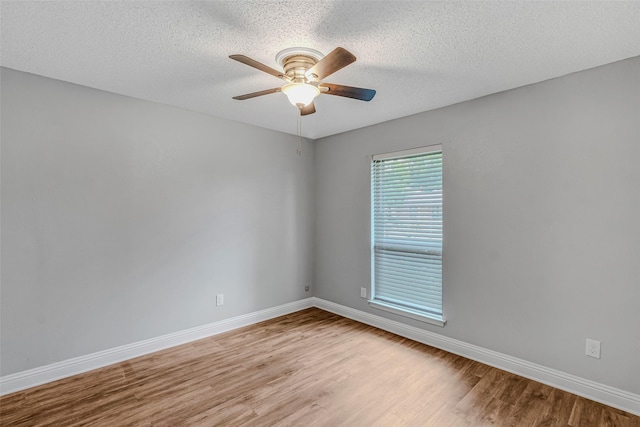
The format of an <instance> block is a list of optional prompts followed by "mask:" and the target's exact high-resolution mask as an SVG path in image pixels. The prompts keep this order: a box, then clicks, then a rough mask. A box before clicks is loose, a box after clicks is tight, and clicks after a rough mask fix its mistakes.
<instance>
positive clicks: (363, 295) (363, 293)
mask: <svg viewBox="0 0 640 427" xmlns="http://www.w3.org/2000/svg"><path fill="white" fill-rule="evenodd" d="M360 297H361V298H366V297H367V288H360Z"/></svg>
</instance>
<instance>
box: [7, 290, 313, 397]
mask: <svg viewBox="0 0 640 427" xmlns="http://www.w3.org/2000/svg"><path fill="white" fill-rule="evenodd" d="M309 307H313V298H306V299H303V300H299V301H294V302H291V303H288V304H283V305H279V306H277V307H273V308H268V309H266V310H261V311H256V312H253V313H249V314H244V315H242V316H237V317H232V318H230V319H225V320H221V321H219V322H214V323H210V324H208V325H202V326H197V327H195V328H190V329H186V330H184V331H179V332H175V333H172V334H167V335H163V336H160V337H156V338H151V339H148V340H144V341H139V342H136V343H133V344H127V345H123V346H120V347H116V348H112V349H108V350H104V351H99V352H97V353H92V354H88V355H85V356H80V357H75V358H73V359H67V360H63V361H61V362H57V363H52V364H51V365H46V366H41V367H38V368H34V369H29V370H27V371H22V372H18V373H15V374H11V375H6V376H4V377H0V396H3V395H5V394H9V393H13V392H16V391H20V390H24V389H27V388H31V387H35V386H38V385H42V384H45V383H48V382H51V381H56V380H59V379H62V378H67V377H70V376H73V375H77V374H81V373H83V372H87V371H91V370H94V369H98V368H102V367H104V366H108V365H112V364H114V363H118V362H122V361H124V360H128V359H133V358H134V357H139V356H144V355H145V354H149V353H153V352H155V351H159V350H164V349H166V348H169V347H174V346H177V345H180V344H185V343H188V342H191V341H196V340H199V339H202V338H207V337H210V336H212V335H216V334H220V333H222V332H227V331H230V330H233V329H237V328H241V327H243V326H248V325H252V324H254V323H258V322H262V321H264V320H269V319H273V318H274V317H278V316H284V315H285V314H289V313H293V312H296V311H300V310H304V309H305V308H309Z"/></svg>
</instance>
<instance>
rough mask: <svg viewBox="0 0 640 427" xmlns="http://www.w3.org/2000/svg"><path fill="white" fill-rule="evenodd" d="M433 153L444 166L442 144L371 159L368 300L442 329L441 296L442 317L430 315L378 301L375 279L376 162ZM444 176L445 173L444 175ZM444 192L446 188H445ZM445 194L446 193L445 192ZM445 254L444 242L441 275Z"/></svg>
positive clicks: (378, 307) (382, 307) (443, 321)
mask: <svg viewBox="0 0 640 427" xmlns="http://www.w3.org/2000/svg"><path fill="white" fill-rule="evenodd" d="M433 152H440V153H441V154H442V166H444V151H443V146H442V144H434V145H428V146H424V147H418V148H412V149H408V150H401V151H394V152H390V153H382V154H374V155H372V156H371V159H370V168H369V170H370V177H369V182H370V189H369V190H370V191H369V196H370V215H369V221H370V227H369V232H370V250H371V252H370V258H369V259H370V263H371V266H370V267H371V280H370V289H371V291H370V293H369V294H370V298H369V300H368V303H369V305H370V306H371V307H374V308H377V309H380V310H384V311H387V312H391V313H394V314H398V315H401V316H404V317H408V318H411V319H415V320H419V321H421V322H425V323H429V324H432V325H436V326H440V327H444V326H445V324H446V320H445V318H444V304H443V303H444V301H443V299H444V298H443V297H442V296H441V305H442V315H438V314H435V313H429V312H423V311H421V310H417V309H411V308H409V307H406V306H401V305H396V304H393V303H391V302H388V301H383V300H379V299H376V283H375V281H376V278H375V230H374V227H375V223H374V218H375V215H374V210H375V205H374V191H375V187H374V162H376V161H379V160H392V159H399V158H406V157H414V156H419V155H424V154H429V153H433ZM443 175H444V173H443ZM442 178H443V187H444V176H443V177H442ZM443 190H444V188H443ZM443 193H444V191H443ZM442 202H443V199H441V203H442ZM442 221H443V225H444V217H443V219H442ZM443 254H444V240H443V242H442V252H441V258H440V261H441V264H440V269H441V273H442V270H443V262H444V259H443V258H444V257H443V256H442V255H443ZM443 282H444V280H443V279H442V280H441V281H440V286H441V290H442V288H443V287H444V286H443Z"/></svg>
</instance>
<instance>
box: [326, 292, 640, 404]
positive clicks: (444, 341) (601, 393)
mask: <svg viewBox="0 0 640 427" xmlns="http://www.w3.org/2000/svg"><path fill="white" fill-rule="evenodd" d="M313 305H314V306H315V307H318V308H320V309H322V310H326V311H329V312H331V313H335V314H338V315H340V316H343V317H347V318H349V319H353V320H356V321H358V322H361V323H365V324H367V325H371V326H375V327H376V328H379V329H383V330H385V331H388V332H391V333H394V334H396V335H400V336H402V337H405V338H409V339H412V340H414V341H417V342H420V343H423V344H427V345H430V346H432V347H436V348H439V349H442V350H445V351H448V352H450V353H454V354H458V355H460V356H464V357H466V358H468V359H472V360H476V361H478V362H481V363H484V364H486V365H490V366H493V367H496V368H498V369H502V370H504V371H507V372H511V373H514V374H517V375H520V376H522V377H525V378H529V379H532V380H534V381H538V382H541V383H543V384H547V385H550V386H552V387H555V388H559V389H561V390H564V391H568V392H569V393H573V394H577V395H578V396H582V397H585V398H587V399H591V400H594V401H596V402H600V403H604V404H605V405H608V406H611V407H614V408H618V409H621V410H623V411H626V412H629V413H632V414H635V415H640V395H638V394H634V393H630V392H628V391H624V390H620V389H617V388H614V387H610V386H607V385H604V384H600V383H597V382H595V381H590V380H587V379H584V378H580V377H577V376H575V375H571V374H567V373H564V372H561V371H557V370H555V369H551V368H547V367H546V366H542V365H538V364H535V363H531V362H528V361H526V360H522V359H518V358H516V357H512V356H509V355H506V354H502V353H498V352H496V351H493V350H488V349H486V348H482V347H478V346H476V345H473V344H468V343H466V342H463V341H459V340H456V339H453V338H449V337H446V336H444V335H440V334H436V333H433V332H429V331H425V330H423V329H420V328H416V327H413V326H409V325H405V324H403V323H400V322H396V321H394V320H389V319H386V318H384V317H381V316H376V315H374V314H370V313H366V312H364V311H360V310H356V309H353V308H350V307H346V306H343V305H340V304H336V303H333V302H330V301H326V300H323V299H320V298H313Z"/></svg>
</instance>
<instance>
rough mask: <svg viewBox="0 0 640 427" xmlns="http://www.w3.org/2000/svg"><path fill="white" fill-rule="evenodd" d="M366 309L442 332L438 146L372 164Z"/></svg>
mask: <svg viewBox="0 0 640 427" xmlns="http://www.w3.org/2000/svg"><path fill="white" fill-rule="evenodd" d="M371 240H372V248H371V275H372V297H371V301H370V304H371V305H372V306H375V307H378V308H381V309H383V310H388V311H392V312H395V313H398V314H402V315H405V316H409V317H412V318H417V319H419V320H422V321H426V322H429V323H433V324H436V325H439V326H444V319H443V317H442V146H440V145H437V146H430V147H425V148H418V149H414V150H406V151H402V152H397V153H390V154H381V155H375V156H373V158H372V162H371Z"/></svg>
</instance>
